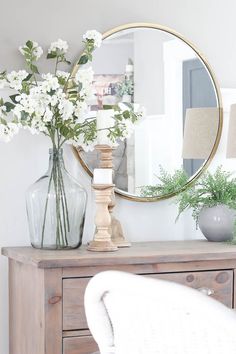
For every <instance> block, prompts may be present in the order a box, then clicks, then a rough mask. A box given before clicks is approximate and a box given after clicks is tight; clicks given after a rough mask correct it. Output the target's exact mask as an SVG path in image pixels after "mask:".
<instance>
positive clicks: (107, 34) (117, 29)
mask: <svg viewBox="0 0 236 354" xmlns="http://www.w3.org/2000/svg"><path fill="white" fill-rule="evenodd" d="M132 28H153V29H157V30H161V31H163V32H167V33H169V34H172V35H174V36H176V37H177V38H179V39H181V40H182V41H183V42H185V43H186V44H187V45H188V46H190V47H191V48H192V49H193V50H194V52H195V53H196V54H197V55H198V57H199V58H200V59H201V60H202V62H203V63H204V65H205V67H206V68H207V71H208V73H209V75H210V77H211V80H212V83H213V85H214V88H215V93H216V99H217V107H218V109H219V125H218V130H217V136H216V140H215V143H214V146H213V148H212V151H211V153H210V155H209V157H208V159H206V161H205V162H204V163H203V165H202V167H201V168H200V169H199V170H198V171H197V172H196V173H195V174H194V175H193V176H192V177H191V178H190V179H189V181H188V183H186V185H185V186H184V187H182V188H181V189H179V190H178V191H176V192H173V193H169V194H166V195H163V196H158V197H138V196H135V195H132V194H129V193H127V192H124V191H122V190H120V189H118V188H115V192H116V193H117V194H118V195H120V196H121V197H123V198H125V199H128V200H132V201H136V202H156V201H159V200H164V199H168V198H171V197H173V196H175V195H177V194H178V193H180V192H181V191H183V190H185V189H186V188H188V187H189V186H191V185H192V184H193V183H194V182H195V181H196V180H197V179H198V178H199V177H200V176H201V174H202V173H203V172H204V171H206V169H207V167H208V166H209V164H210V162H211V161H212V159H213V157H214V156H215V153H216V151H217V148H218V146H219V142H220V138H221V133H222V126H223V109H222V98H221V93H220V89H219V86H218V83H217V80H216V77H215V74H214V73H213V71H212V69H211V67H210V65H209V63H208V61H207V60H206V58H205V57H204V56H203V55H202V54H201V53H200V51H199V50H198V49H197V48H196V47H195V46H194V45H193V44H192V43H191V42H190V41H188V40H187V39H185V38H184V37H183V36H182V35H181V34H179V33H178V32H176V31H174V30H172V29H170V28H168V27H165V26H162V25H159V24H155V23H146V22H140V23H139V22H137V23H129V24H125V25H121V26H118V27H115V28H113V29H111V30H109V31H107V32H105V33H103V35H102V40H104V39H106V38H108V37H110V36H111V35H113V34H115V33H117V32H120V31H124V30H127V29H132ZM79 67H80V65H78V64H77V63H76V64H75V65H74V67H73V70H72V76H74V75H75V74H76V73H77V71H78V69H79ZM73 150H74V153H75V156H76V157H77V158H78V160H79V162H80V163H81V165H82V167H83V168H84V169H85V171H86V172H87V173H88V174H89V176H91V177H93V173H92V171H91V170H90V169H89V167H88V166H87V164H86V163H85V162H84V161H83V159H82V157H81V155H80V149H79V148H76V147H73Z"/></svg>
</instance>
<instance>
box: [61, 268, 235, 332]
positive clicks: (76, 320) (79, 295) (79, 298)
mask: <svg viewBox="0 0 236 354" xmlns="http://www.w3.org/2000/svg"><path fill="white" fill-rule="evenodd" d="M147 276H149V277H153V278H156V279H164V280H168V281H173V282H176V283H180V284H183V285H186V286H190V287H192V288H195V289H198V290H207V289H208V290H210V291H212V294H211V296H212V297H213V298H215V299H216V300H218V301H220V302H222V303H223V304H225V305H226V306H228V307H230V308H232V307H233V271H232V270H222V271H202V272H182V273H162V274H149V275H147ZM89 279H90V278H70V279H64V280H63V330H67V331H69V330H76V329H77V330H78V329H86V328H88V325H87V321H86V316H85V311H84V305H83V303H84V292H85V288H86V286H87V284H88V282H89Z"/></svg>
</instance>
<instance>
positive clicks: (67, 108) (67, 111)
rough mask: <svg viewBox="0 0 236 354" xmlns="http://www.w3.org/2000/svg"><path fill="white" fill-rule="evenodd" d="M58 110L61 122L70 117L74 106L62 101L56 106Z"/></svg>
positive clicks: (65, 100) (64, 100)
mask: <svg viewBox="0 0 236 354" xmlns="http://www.w3.org/2000/svg"><path fill="white" fill-rule="evenodd" d="M58 108H59V112H60V114H61V116H62V119H63V120H67V119H70V118H71V117H72V114H73V112H74V106H73V103H72V102H70V101H69V100H67V99H62V100H61V101H60V103H59V105H58Z"/></svg>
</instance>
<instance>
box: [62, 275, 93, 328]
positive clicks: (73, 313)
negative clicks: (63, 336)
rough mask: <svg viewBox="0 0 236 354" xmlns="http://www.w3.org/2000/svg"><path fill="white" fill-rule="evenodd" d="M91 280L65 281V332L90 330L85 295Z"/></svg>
mask: <svg viewBox="0 0 236 354" xmlns="http://www.w3.org/2000/svg"><path fill="white" fill-rule="evenodd" d="M89 280H90V278H80V279H64V280H63V330H67V331H68V330H75V329H86V328H88V325H87V321H86V316H85V310H84V293H85V288H86V286H87V284H88V282H89Z"/></svg>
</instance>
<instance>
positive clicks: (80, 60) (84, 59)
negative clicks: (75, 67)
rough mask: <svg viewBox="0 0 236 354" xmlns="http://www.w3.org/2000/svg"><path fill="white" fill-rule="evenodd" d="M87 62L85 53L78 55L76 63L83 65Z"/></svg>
mask: <svg viewBox="0 0 236 354" xmlns="http://www.w3.org/2000/svg"><path fill="white" fill-rule="evenodd" d="M87 62H88V56H87V55H86V54H83V55H82V56H81V57H80V59H79V61H78V64H80V65H84V64H86V63H87Z"/></svg>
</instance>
